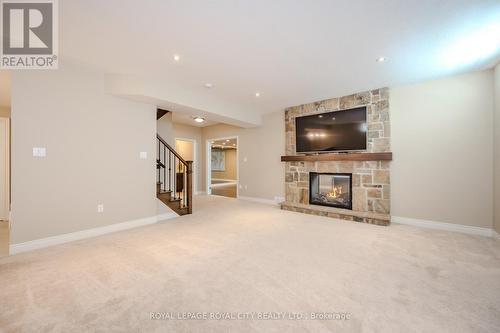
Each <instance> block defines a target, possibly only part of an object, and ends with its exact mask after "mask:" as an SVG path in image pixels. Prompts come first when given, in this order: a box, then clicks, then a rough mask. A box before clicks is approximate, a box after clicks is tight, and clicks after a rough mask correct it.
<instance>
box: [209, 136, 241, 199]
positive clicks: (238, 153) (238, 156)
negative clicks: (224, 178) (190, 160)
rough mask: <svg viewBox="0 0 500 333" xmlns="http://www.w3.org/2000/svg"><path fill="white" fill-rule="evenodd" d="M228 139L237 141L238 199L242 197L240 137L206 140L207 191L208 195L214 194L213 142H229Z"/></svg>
mask: <svg viewBox="0 0 500 333" xmlns="http://www.w3.org/2000/svg"><path fill="white" fill-rule="evenodd" d="M227 139H236V198H239V197H240V186H239V182H240V137H239V136H238V135H232V136H226V137H223V138H209V139H207V140H206V142H205V145H206V152H207V153H206V154H205V159H206V160H205V161H206V163H205V169H206V170H205V171H206V177H205V181H206V184H205V186H206V189H207V194H212V190H211V186H212V141H217V140H227Z"/></svg>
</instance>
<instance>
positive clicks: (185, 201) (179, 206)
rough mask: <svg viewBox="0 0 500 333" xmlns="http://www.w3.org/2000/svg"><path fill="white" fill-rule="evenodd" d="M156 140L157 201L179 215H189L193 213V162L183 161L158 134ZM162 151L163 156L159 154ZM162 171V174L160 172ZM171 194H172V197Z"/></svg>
mask: <svg viewBox="0 0 500 333" xmlns="http://www.w3.org/2000/svg"><path fill="white" fill-rule="evenodd" d="M156 138H157V141H158V156H157V160H156V168H157V169H158V175H157V194H156V195H157V197H158V199H160V200H161V201H162V202H164V203H165V204H166V205H168V206H169V207H170V208H172V209H173V210H174V211H175V212H177V213H178V214H179V215H184V214H191V213H192V211H193V204H192V201H193V193H192V192H193V186H192V173H193V162H192V161H185V160H184V159H183V158H182V157H181V156H180V155H179V154H178V153H177V152H176V151H175V150H174V149H173V148H172V147H171V146H170V145H169V144H168V143H167V142H165V140H163V139H162V138H161V137H160V136H159V135H158V134H157V135H156ZM162 148H163V149H162ZM162 150H163V154H161V151H162ZM167 155H168V160H167ZM162 169H163V172H161V171H162ZM162 176H163V178H162ZM167 184H168V186H167ZM167 189H168V190H167ZM172 193H173V194H174V195H173V196H172Z"/></svg>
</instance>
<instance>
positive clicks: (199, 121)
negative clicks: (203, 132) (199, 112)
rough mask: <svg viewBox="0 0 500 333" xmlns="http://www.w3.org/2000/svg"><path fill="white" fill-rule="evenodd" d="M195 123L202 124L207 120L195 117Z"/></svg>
mask: <svg viewBox="0 0 500 333" xmlns="http://www.w3.org/2000/svg"><path fill="white" fill-rule="evenodd" d="M193 120H194V121H196V122H197V123H202V122H204V121H205V118H202V117H194V118H193Z"/></svg>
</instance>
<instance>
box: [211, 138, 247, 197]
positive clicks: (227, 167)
mask: <svg viewBox="0 0 500 333" xmlns="http://www.w3.org/2000/svg"><path fill="white" fill-rule="evenodd" d="M238 183H239V168H238V137H226V138H217V139H210V140H208V141H207V194H212V195H220V196H224V197H229V198H237V197H238Z"/></svg>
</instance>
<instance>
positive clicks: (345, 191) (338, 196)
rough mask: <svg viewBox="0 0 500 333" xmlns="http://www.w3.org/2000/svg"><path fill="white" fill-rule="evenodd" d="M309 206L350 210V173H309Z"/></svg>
mask: <svg viewBox="0 0 500 333" xmlns="http://www.w3.org/2000/svg"><path fill="white" fill-rule="evenodd" d="M309 204H311V205H321V206H330V207H337V208H344V209H350V210H352V173H318V172H310V173H309Z"/></svg>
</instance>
